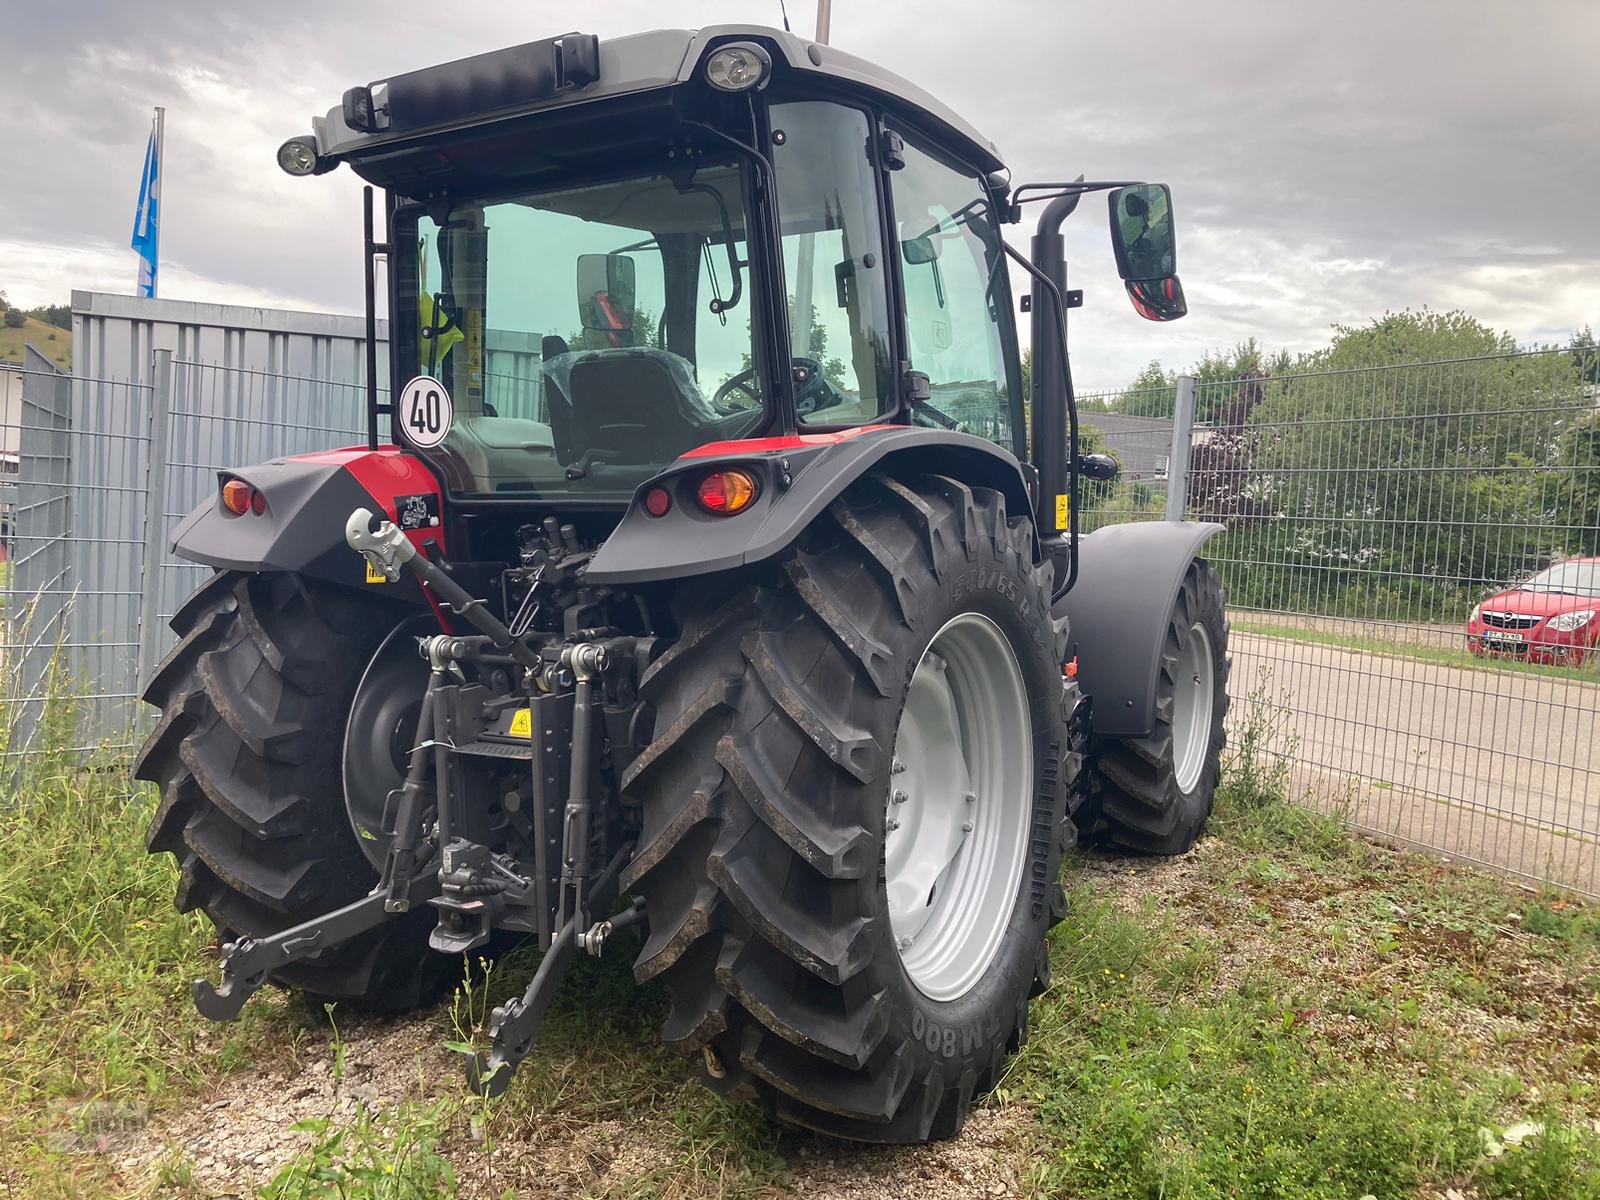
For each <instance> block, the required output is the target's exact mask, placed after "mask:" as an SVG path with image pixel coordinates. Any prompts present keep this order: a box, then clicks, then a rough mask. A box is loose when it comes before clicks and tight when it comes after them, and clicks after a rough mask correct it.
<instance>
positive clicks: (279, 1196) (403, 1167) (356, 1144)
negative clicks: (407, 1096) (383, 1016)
mask: <svg viewBox="0 0 1600 1200" xmlns="http://www.w3.org/2000/svg"><path fill="white" fill-rule="evenodd" d="M451 1111H452V1106H451V1104H450V1102H448V1101H438V1102H436V1103H434V1104H431V1105H413V1106H403V1107H401V1108H400V1109H397V1110H392V1111H382V1112H373V1111H372V1110H370V1109H369V1108H367V1106H366V1105H364V1104H363V1105H361V1106H360V1107H359V1108H358V1109H357V1112H356V1118H355V1120H354V1122H352V1123H351V1124H349V1125H346V1126H339V1125H337V1124H335V1122H334V1121H333V1120H332V1118H330V1117H315V1118H312V1119H310V1120H305V1121H298V1122H296V1123H295V1124H294V1125H293V1126H292V1128H293V1129H294V1130H295V1131H297V1132H300V1133H310V1134H313V1135H314V1136H315V1140H314V1141H313V1142H312V1144H311V1146H310V1147H309V1148H308V1149H306V1150H304V1151H302V1152H301V1153H300V1154H298V1155H296V1156H295V1158H294V1159H293V1160H292V1161H290V1162H289V1163H288V1164H286V1165H285V1166H284V1167H282V1168H281V1169H280V1170H279V1171H278V1173H277V1174H276V1175H274V1176H273V1177H272V1181H271V1182H270V1183H268V1184H267V1186H266V1187H265V1188H263V1189H262V1191H261V1197H262V1200H413V1198H415V1200H422V1198H424V1197H426V1198H428V1200H435V1198H437V1197H439V1196H453V1195H454V1194H455V1190H456V1174H455V1168H454V1167H452V1166H451V1165H450V1162H449V1160H448V1159H447V1158H445V1157H444V1156H443V1155H442V1154H441V1153H440V1152H439V1143H440V1140H441V1138H442V1137H443V1136H444V1134H445V1133H446V1131H447V1130H448V1127H449V1117H450V1113H451Z"/></svg>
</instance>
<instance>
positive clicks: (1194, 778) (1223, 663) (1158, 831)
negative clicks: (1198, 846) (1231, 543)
mask: <svg viewBox="0 0 1600 1200" xmlns="http://www.w3.org/2000/svg"><path fill="white" fill-rule="evenodd" d="M1160 655H1161V660H1160V663H1159V666H1158V672H1159V673H1158V674H1157V676H1156V711H1155V717H1156V725H1155V728H1154V729H1153V730H1151V732H1150V733H1148V734H1146V735H1145V736H1143V737H1128V738H1107V739H1104V740H1103V741H1101V742H1099V743H1098V744H1096V745H1095V746H1094V750H1093V752H1092V754H1091V757H1090V795H1091V797H1092V802H1091V803H1090V804H1089V805H1088V806H1087V807H1086V808H1085V810H1084V814H1083V819H1085V820H1086V821H1089V822H1092V823H1091V824H1089V825H1088V827H1087V829H1086V832H1098V833H1099V834H1100V835H1101V836H1102V837H1103V839H1104V840H1106V841H1109V842H1110V843H1112V844H1113V845H1115V846H1118V847H1120V848H1122V849H1125V850H1133V851H1136V852H1138V853H1141V854H1165V855H1172V854H1182V853H1184V852H1185V851H1187V850H1188V849H1189V848H1190V847H1191V846H1193V845H1194V843H1195V839H1197V838H1198V837H1199V836H1200V833H1201V831H1202V830H1203V829H1204V828H1205V824H1206V821H1207V819H1208V818H1209V817H1210V816H1211V807H1212V804H1213V802H1214V801H1215V799H1216V792H1217V780H1218V778H1219V776H1220V774H1221V769H1222V767H1221V764H1222V749H1223V746H1224V744H1225V743H1226V741H1227V736H1226V734H1225V733H1224V732H1223V728H1222V725H1223V720H1224V718H1226V716H1227V713H1228V666H1229V663H1228V612H1227V601H1226V599H1225V598H1224V596H1223V592H1222V580H1221V578H1220V577H1219V576H1218V575H1217V572H1216V571H1215V570H1214V569H1213V568H1212V566H1211V564H1210V563H1208V562H1207V561H1206V560H1205V559H1203V558H1197V559H1195V560H1194V561H1193V562H1192V563H1190V564H1189V569H1188V570H1187V571H1186V572H1185V573H1184V577H1183V583H1182V585H1181V586H1180V587H1179V588H1178V592H1177V595H1176V596H1174V597H1173V601H1172V609H1171V611H1170V613H1169V614H1168V616H1167V624H1166V629H1165V631H1164V633H1163V634H1162V641H1161V649H1160Z"/></svg>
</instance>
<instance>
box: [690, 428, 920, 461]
mask: <svg viewBox="0 0 1600 1200" xmlns="http://www.w3.org/2000/svg"><path fill="white" fill-rule="evenodd" d="M900 428H903V426H899V425H857V426H855V427H854V428H853V429H840V430H837V431H836V432H833V433H790V434H785V435H783V436H781V437H763V438H742V439H740V440H738V441H732V442H707V443H706V444H705V445H704V446H696V447H695V448H694V449H693V450H685V451H684V452H683V453H682V454H680V455H678V457H679V458H680V459H684V458H722V457H725V456H727V455H730V454H769V453H772V452H774V451H778V450H803V449H805V448H806V447H807V446H832V445H835V444H837V443H839V442H847V441H849V440H850V439H851V438H853V437H860V436H861V435H862V434H863V433H873V432H875V431H877V430H880V429H900Z"/></svg>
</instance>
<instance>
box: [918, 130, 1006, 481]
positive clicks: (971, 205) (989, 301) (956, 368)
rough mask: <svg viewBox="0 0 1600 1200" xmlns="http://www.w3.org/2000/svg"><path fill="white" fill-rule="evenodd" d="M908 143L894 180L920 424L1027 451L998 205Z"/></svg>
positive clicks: (972, 181) (969, 179) (957, 171)
mask: <svg viewBox="0 0 1600 1200" xmlns="http://www.w3.org/2000/svg"><path fill="white" fill-rule="evenodd" d="M898 132H900V134H901V136H902V137H903V138H904V140H905V166H904V167H902V168H901V169H900V170H898V171H895V172H893V173H892V174H891V175H890V176H889V180H890V187H891V188H892V189H893V196H894V214H895V221H896V222H897V224H898V226H899V229H898V234H897V240H898V243H899V245H898V251H899V255H900V274H901V278H902V280H903V282H904V287H905V320H906V341H907V346H906V349H907V352H908V354H909V356H910V359H911V367H912V369H913V370H916V371H921V372H922V373H923V374H925V375H927V377H928V382H929V385H930V390H931V392H932V395H931V396H930V398H929V400H928V403H927V405H926V406H919V407H918V408H917V409H915V410H913V412H912V419H913V420H914V421H915V422H916V423H917V424H919V425H931V426H934V427H937V428H957V429H960V430H962V431H963V432H966V433H972V434H976V435H978V436H979V437H985V438H988V439H989V440H991V441H994V442H999V443H1000V444H1001V445H1002V446H1005V447H1006V448H1007V449H1010V450H1012V451H1014V452H1015V453H1017V454H1019V455H1022V454H1025V452H1026V447H1025V445H1024V430H1023V420H1022V403H1023V398H1022V397H1021V396H1020V395H1019V394H1018V393H1019V391H1020V388H1019V380H1018V374H1019V373H1018V371H1017V370H1016V367H1015V364H1014V363H1012V362H1010V361H1009V359H1010V358H1011V356H1010V355H1008V354H1007V353H1006V349H1005V347H1006V346H1007V345H1008V344H1009V343H1010V342H1011V341H1012V337H1011V290H1010V284H1009V281H1008V279H1007V276H1006V266H1005V250H1004V248H1003V246H1002V243H1001V239H1000V230H999V228H998V226H997V224H996V220H995V212H994V206H993V204H991V203H990V200H989V196H988V194H987V193H986V192H985V191H984V189H983V187H982V186H981V184H980V182H979V180H978V177H977V176H976V175H974V174H972V173H971V172H969V171H968V170H967V169H966V168H965V167H961V166H959V165H957V164H956V163H955V162H954V161H952V160H949V159H947V158H945V157H944V156H943V155H941V154H939V153H938V152H937V151H935V150H933V149H931V148H928V147H926V146H925V144H923V143H921V142H920V140H919V139H918V138H917V137H916V136H915V135H913V134H910V133H907V132H905V131H904V130H901V131H898Z"/></svg>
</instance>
